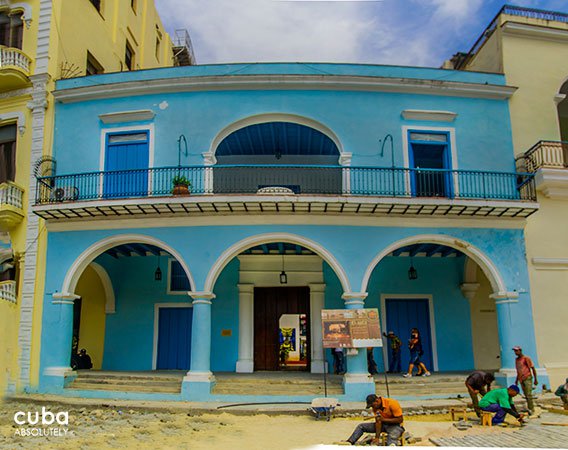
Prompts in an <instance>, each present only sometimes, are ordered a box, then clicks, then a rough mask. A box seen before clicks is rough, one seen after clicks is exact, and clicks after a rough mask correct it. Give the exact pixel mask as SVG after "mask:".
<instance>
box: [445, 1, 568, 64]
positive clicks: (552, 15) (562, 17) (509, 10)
mask: <svg viewBox="0 0 568 450" xmlns="http://www.w3.org/2000/svg"><path fill="white" fill-rule="evenodd" d="M501 14H507V15H509V16H519V17H527V18H530V19H540V20H548V21H555V22H564V23H568V14H567V13H563V12H558V11H546V10H544V9H536V8H525V7H523V6H514V5H504V6H503V7H502V8H501V9H500V10H499V12H498V13H497V14H496V15H495V17H494V18H493V20H492V21H491V22H490V23H489V25H488V26H487V28H485V30H483V33H481V36H479V38H478V39H477V41H475V44H473V46H472V47H471V49H470V50H469V52H467V53H465V54H461V56H460V57H459V58H458V60H457V61H456V65H455V69H456V70H460V69H463V68H464V67H465V66H466V65H467V63H468V62H469V60H470V59H471V57H472V56H473V55H475V54H476V53H477V51H478V50H479V49H480V48H481V47H483V44H485V42H486V41H487V40H488V39H489V37H490V36H491V35H492V34H493V31H495V28H497V24H498V22H499V16H501Z"/></svg>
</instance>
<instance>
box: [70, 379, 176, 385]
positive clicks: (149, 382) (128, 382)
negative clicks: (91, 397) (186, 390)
mask: <svg viewBox="0 0 568 450" xmlns="http://www.w3.org/2000/svg"><path fill="white" fill-rule="evenodd" d="M74 382H75V383H89V384H103V385H104V384H113V385H117V386H148V387H151V386H174V387H176V386H180V385H181V382H182V380H173V381H170V380H167V381H161V380H131V379H122V378H118V379H112V380H111V379H108V378H75V380H74Z"/></svg>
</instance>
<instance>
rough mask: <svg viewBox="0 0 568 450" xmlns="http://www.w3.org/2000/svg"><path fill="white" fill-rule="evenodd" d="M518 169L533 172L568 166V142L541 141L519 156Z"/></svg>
mask: <svg viewBox="0 0 568 450" xmlns="http://www.w3.org/2000/svg"><path fill="white" fill-rule="evenodd" d="M516 161H517V170H519V171H523V172H529V173H533V172H536V171H537V170H538V169H541V168H547V169H564V168H567V167H568V142H566V141H539V142H537V143H536V144H535V145H533V146H532V147H531V148H530V149H529V150H527V152H526V153H525V154H524V155H521V156H519V157H518V158H517V160H516Z"/></svg>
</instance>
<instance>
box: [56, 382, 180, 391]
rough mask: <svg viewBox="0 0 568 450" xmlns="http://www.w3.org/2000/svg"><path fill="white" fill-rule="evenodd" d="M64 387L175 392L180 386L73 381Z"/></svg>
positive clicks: (91, 389) (89, 389)
mask: <svg viewBox="0 0 568 450" xmlns="http://www.w3.org/2000/svg"><path fill="white" fill-rule="evenodd" d="M66 389H72V390H85V391H118V392H156V393H175V394H179V393H180V392H181V386H180V385H178V386H125V385H116V384H98V383H85V382H76V381H74V382H73V383H71V384H70V385H69V386H67V387H66Z"/></svg>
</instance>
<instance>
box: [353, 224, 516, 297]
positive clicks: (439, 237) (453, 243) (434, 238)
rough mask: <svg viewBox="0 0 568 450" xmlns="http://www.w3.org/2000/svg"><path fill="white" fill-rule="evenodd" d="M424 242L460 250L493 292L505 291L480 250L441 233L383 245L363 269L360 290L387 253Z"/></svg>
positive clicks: (496, 273)
mask: <svg viewBox="0 0 568 450" xmlns="http://www.w3.org/2000/svg"><path fill="white" fill-rule="evenodd" d="M424 243H432V244H440V245H446V246H448V247H452V248H455V249H457V250H459V251H461V252H462V253H464V254H466V255H467V256H469V257H470V258H471V259H473V260H474V261H475V262H476V263H477V265H478V266H479V267H481V270H483V272H484V273H485V276H487V279H488V280H489V282H490V283H491V287H492V289H493V292H495V293H502V292H507V288H506V287H505V283H504V282H503V278H502V277H501V274H500V273H499V271H498V270H497V267H496V266H495V265H494V264H493V262H492V261H491V260H490V259H489V258H488V257H487V256H486V255H485V254H484V253H483V252H482V251H481V250H479V249H478V248H477V247H475V246H473V245H471V244H470V243H469V242H466V241H464V240H463V239H458V238H455V237H453V236H448V235H443V234H419V235H416V236H411V237H408V238H404V239H401V240H399V241H396V242H393V243H392V244H390V245H388V246H387V247H385V248H384V249H383V250H382V251H381V252H380V253H379V254H378V255H377V256H375V257H374V258H373V260H372V261H371V263H370V264H369V265H368V266H367V270H366V271H365V275H364V276H363V281H362V283H361V292H365V291H366V290H367V286H368V284H369V280H370V278H371V275H372V273H373V270H375V267H376V266H377V265H378V264H379V262H380V261H381V260H382V259H383V258H384V257H385V256H387V255H389V254H390V253H392V252H393V251H394V250H396V249H397V248H400V247H405V246H407V245H412V244H424Z"/></svg>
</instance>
